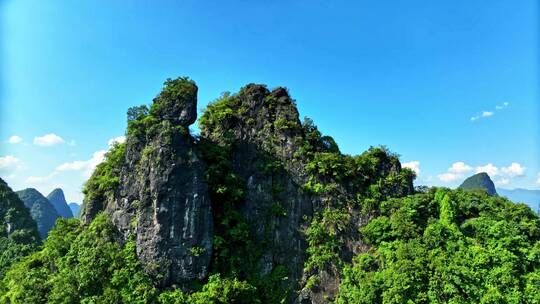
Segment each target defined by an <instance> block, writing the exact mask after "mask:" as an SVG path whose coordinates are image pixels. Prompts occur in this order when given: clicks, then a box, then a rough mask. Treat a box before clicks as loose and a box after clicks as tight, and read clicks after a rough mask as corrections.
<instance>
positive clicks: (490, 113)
mask: <svg viewBox="0 0 540 304" xmlns="http://www.w3.org/2000/svg"><path fill="white" fill-rule="evenodd" d="M509 105H510V103H509V102H503V103H502V104H500V105H496V106H495V111H500V110H503V109H505V108H507V107H508V106H509ZM493 115H495V112H494V111H482V113H480V114H478V115H475V116H473V117H471V121H472V122H475V121H477V120H479V119H482V118H486V117H491V116H493Z"/></svg>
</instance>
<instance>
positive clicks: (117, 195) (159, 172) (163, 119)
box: [81, 79, 213, 288]
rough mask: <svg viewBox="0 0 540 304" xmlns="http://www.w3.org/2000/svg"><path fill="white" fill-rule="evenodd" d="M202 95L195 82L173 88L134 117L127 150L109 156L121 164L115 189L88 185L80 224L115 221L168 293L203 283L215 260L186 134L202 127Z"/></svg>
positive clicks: (207, 209)
mask: <svg viewBox="0 0 540 304" xmlns="http://www.w3.org/2000/svg"><path fill="white" fill-rule="evenodd" d="M196 93H197V86H196V85H195V83H194V82H192V81H189V80H187V79H178V80H176V81H168V82H167V83H166V87H165V89H164V90H163V92H161V94H160V95H159V96H158V97H157V98H156V99H155V100H154V103H153V105H152V107H151V108H150V109H147V108H145V107H139V108H137V109H132V110H133V111H132V113H135V112H137V111H138V112H137V113H135V114H134V116H132V117H129V121H128V136H127V140H126V143H125V145H118V146H116V147H114V148H113V151H111V152H109V153H110V155H111V159H112V158H113V157H112V155H114V162H115V163H114V167H112V168H110V170H111V171H110V172H109V171H107V174H110V176H106V178H111V179H112V180H113V181H112V183H113V184H112V185H111V187H110V188H109V189H107V191H102V190H100V189H99V185H97V188H96V189H95V188H94V184H93V183H92V181H90V182H89V183H88V184H87V186H86V189H85V192H86V194H87V195H86V197H85V201H84V209H83V211H82V216H81V217H82V220H83V221H85V222H90V221H92V219H94V217H95V216H96V214H97V213H98V212H100V211H105V212H106V213H108V214H110V215H111V218H112V221H113V223H114V224H115V225H116V227H117V228H118V229H119V230H120V232H121V233H122V235H123V240H124V241H125V240H127V239H128V237H129V236H130V235H133V236H134V238H135V240H136V245H137V254H138V256H139V258H140V260H141V262H142V263H143V265H144V268H145V269H146V271H147V272H148V273H149V274H151V275H152V276H153V277H155V278H156V279H157V280H158V281H159V282H160V285H163V286H170V285H172V284H179V285H181V286H183V287H184V288H188V286H189V285H190V284H191V283H192V282H193V281H194V280H202V279H204V278H205V277H207V275H208V270H209V264H210V257H211V254H212V236H213V233H212V232H213V221H212V207H211V204H210V199H209V193H208V187H207V184H206V182H205V180H204V174H203V172H204V163H203V162H202V160H201V156H200V152H199V151H198V150H197V149H196V145H195V140H194V138H193V137H192V136H191V135H190V134H189V132H188V129H187V127H188V126H189V125H190V124H192V123H193V122H194V121H195V120H196V108H197V95H196ZM135 110H137V111H135ZM108 165H110V164H102V165H100V167H98V169H97V170H96V174H98V175H100V174H102V172H104V171H105V170H104V169H105V166H108ZM96 190H97V191H96Z"/></svg>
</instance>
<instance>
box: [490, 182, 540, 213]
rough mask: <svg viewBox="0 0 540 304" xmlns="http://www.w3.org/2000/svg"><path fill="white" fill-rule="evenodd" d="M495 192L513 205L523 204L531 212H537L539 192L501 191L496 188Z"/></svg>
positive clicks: (539, 198) (539, 202)
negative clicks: (529, 208)
mask: <svg viewBox="0 0 540 304" xmlns="http://www.w3.org/2000/svg"><path fill="white" fill-rule="evenodd" d="M497 192H498V193H499V195H500V196H504V197H506V198H507V199H509V200H511V201H513V202H514V203H525V204H527V205H528V206H529V207H531V209H532V210H534V211H535V212H538V210H539V204H540V190H529V189H521V188H516V189H502V188H498V189H497Z"/></svg>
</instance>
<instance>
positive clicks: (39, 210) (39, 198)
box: [16, 188, 60, 239]
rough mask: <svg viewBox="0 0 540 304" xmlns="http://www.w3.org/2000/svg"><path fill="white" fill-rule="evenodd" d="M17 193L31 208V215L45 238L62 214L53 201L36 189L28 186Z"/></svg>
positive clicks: (40, 233) (41, 235) (40, 234)
mask: <svg viewBox="0 0 540 304" xmlns="http://www.w3.org/2000/svg"><path fill="white" fill-rule="evenodd" d="M16 193H17V195H18V196H19V198H20V199H21V201H23V202H24V205H25V206H26V208H28V209H30V215H31V216H32V218H33V219H34V221H36V223H37V226H38V231H39V236H40V237H41V238H42V239H45V238H46V237H47V234H48V233H49V231H50V230H51V229H52V228H53V227H54V224H55V223H56V219H57V218H59V217H60V215H59V214H58V212H57V211H56V209H55V208H54V206H53V205H52V204H51V202H49V200H48V199H47V198H46V197H44V196H43V195H42V194H41V193H39V191H37V190H36V189H34V188H27V189H24V190H20V191H17V192H16Z"/></svg>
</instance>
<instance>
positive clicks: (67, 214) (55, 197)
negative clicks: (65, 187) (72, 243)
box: [47, 188, 73, 218]
mask: <svg viewBox="0 0 540 304" xmlns="http://www.w3.org/2000/svg"><path fill="white" fill-rule="evenodd" d="M47 199H48V200H49V202H51V204H52V205H53V207H54V209H56V212H58V215H60V216H61V217H63V218H71V217H73V213H72V212H71V209H70V208H69V206H68V204H67V202H66V197H65V196H64V191H62V189H60V188H56V189H54V190H53V191H52V192H51V193H49V195H47Z"/></svg>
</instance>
